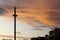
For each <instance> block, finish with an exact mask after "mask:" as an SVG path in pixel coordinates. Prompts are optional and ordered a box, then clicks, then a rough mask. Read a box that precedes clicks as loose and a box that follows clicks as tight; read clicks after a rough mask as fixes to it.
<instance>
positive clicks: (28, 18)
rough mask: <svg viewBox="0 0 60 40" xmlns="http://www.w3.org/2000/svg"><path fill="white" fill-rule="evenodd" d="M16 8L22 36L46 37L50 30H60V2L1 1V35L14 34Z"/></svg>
mask: <svg viewBox="0 0 60 40" xmlns="http://www.w3.org/2000/svg"><path fill="white" fill-rule="evenodd" d="M14 6H16V7H17V15H18V16H17V31H19V32H21V36H26V35H27V37H34V36H44V35H45V34H48V32H49V31H50V30H51V29H50V28H55V27H59V28H60V0H0V21H1V23H0V24H1V25H0V26H1V28H0V29H1V30H0V31H1V34H4V35H7V34H8V35H10V34H13V31H12V30H13V29H14V27H13V16H12V15H13V13H14V12H13V11H14V10H13V8H14ZM3 20H4V21H3ZM3 28H4V30H2V29H3ZM8 30H9V31H8ZM4 31H5V32H4Z"/></svg>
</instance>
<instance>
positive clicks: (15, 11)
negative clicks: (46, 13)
mask: <svg viewBox="0 0 60 40" xmlns="http://www.w3.org/2000/svg"><path fill="white" fill-rule="evenodd" d="M13 16H14V40H16V17H17V15H16V7H14V15H13Z"/></svg>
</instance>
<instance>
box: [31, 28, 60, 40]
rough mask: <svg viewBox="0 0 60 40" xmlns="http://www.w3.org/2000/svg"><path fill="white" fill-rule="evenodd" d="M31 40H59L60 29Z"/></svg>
mask: <svg viewBox="0 0 60 40" xmlns="http://www.w3.org/2000/svg"><path fill="white" fill-rule="evenodd" d="M31 40H60V28H55V29H54V30H52V31H50V32H49V35H45V37H37V38H31Z"/></svg>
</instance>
